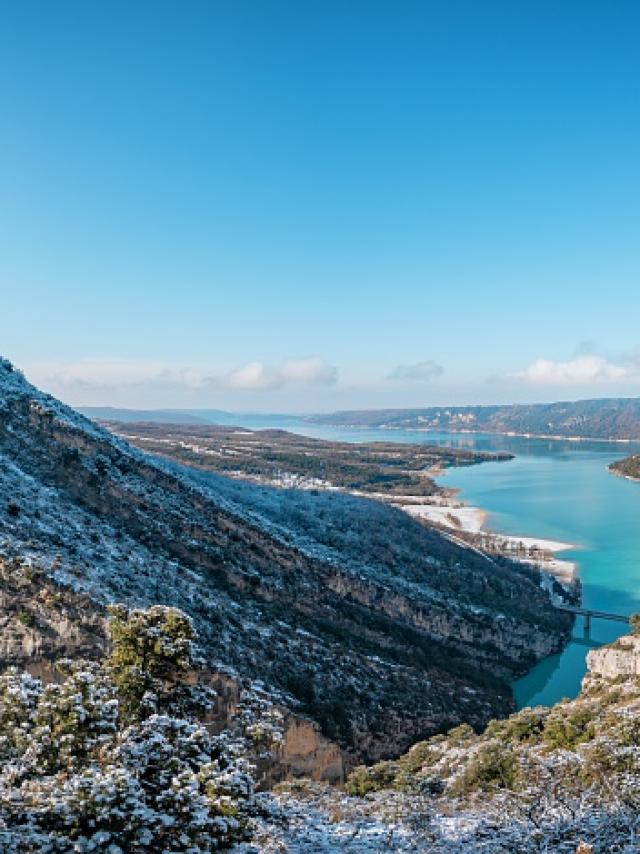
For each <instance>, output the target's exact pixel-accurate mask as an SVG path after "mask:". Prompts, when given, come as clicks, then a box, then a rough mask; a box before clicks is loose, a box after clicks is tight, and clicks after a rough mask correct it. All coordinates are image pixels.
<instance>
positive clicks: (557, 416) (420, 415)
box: [308, 397, 640, 440]
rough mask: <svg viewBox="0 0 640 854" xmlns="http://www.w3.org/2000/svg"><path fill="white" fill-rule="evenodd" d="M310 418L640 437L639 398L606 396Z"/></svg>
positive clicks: (362, 423) (377, 424) (416, 426)
mask: <svg viewBox="0 0 640 854" xmlns="http://www.w3.org/2000/svg"><path fill="white" fill-rule="evenodd" d="M308 420H309V421H310V422H311V423H315V424H330V425H334V426H342V427H347V426H349V427H369V428H384V429H398V430H400V429H404V430H424V431H446V432H465V431H466V432H484V433H511V434H519V435H532V436H542V437H554V438H555V437H559V438H578V439H603V440H634V439H639V440H640V398H636V397H630V398H602V399H593V400H578V401H563V402H559V403H533V404H510V405H505V406H498V405H496V406H432V407H427V408H424V409H371V410H353V411H341V412H335V413H333V414H330V415H314V416H310V417H309V418H308Z"/></svg>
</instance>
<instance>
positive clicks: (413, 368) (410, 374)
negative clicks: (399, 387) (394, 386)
mask: <svg viewBox="0 0 640 854" xmlns="http://www.w3.org/2000/svg"><path fill="white" fill-rule="evenodd" d="M443 373H444V368H443V367H442V365H439V364H438V363H437V362H434V361H433V360H432V359H427V360H425V361H424V362H416V363H415V364H413V365H398V366H397V367H396V368H394V369H393V370H392V371H391V373H390V374H389V376H388V378H387V379H390V380H399V381H400V382H430V381H431V380H434V379H435V378H436V377H440V376H442V374H443Z"/></svg>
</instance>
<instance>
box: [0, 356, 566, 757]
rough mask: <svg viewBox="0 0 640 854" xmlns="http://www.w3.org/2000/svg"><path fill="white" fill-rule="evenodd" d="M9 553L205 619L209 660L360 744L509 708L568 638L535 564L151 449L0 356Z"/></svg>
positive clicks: (2, 539)
mask: <svg viewBox="0 0 640 854" xmlns="http://www.w3.org/2000/svg"><path fill="white" fill-rule="evenodd" d="M0 552H1V553H3V554H14V555H18V556H20V558H21V559H24V558H28V559H29V560H30V561H31V562H32V563H33V564H34V565H37V566H38V567H41V568H42V569H43V570H44V571H45V572H46V573H47V574H48V575H50V576H51V577H52V578H53V579H54V580H55V581H56V582H57V583H59V584H61V585H66V586H67V587H70V588H73V589H74V590H76V591H78V593H83V594H88V596H89V597H90V599H91V601H92V602H94V603H96V608H99V607H100V603H105V602H107V601H112V600H121V601H125V602H128V603H131V604H149V603H152V602H161V603H164V604H171V605H176V606H178V607H180V608H182V609H184V610H185V611H187V612H188V613H190V614H191V615H192V616H193V617H194V619H195V620H196V622H197V625H198V630H199V632H200V635H201V638H202V640H203V643H204V645H205V649H206V653H207V656H208V658H209V663H210V664H211V665H212V666H227V667H231V668H235V669H236V670H237V672H239V673H240V674H242V675H245V676H250V677H252V678H260V679H262V680H264V682H265V683H266V684H267V685H269V686H272V687H273V688H275V689H277V690H279V691H282V692H284V693H286V694H287V695H289V698H290V699H289V702H290V704H291V705H292V706H294V707H296V708H297V709H298V710H300V711H302V712H304V713H306V714H308V715H309V716H311V717H312V718H314V719H315V720H317V721H319V722H320V723H321V725H322V727H323V729H324V731H325V732H326V733H327V734H328V735H329V736H331V737H332V738H334V739H335V740H337V741H338V742H339V743H340V744H341V745H342V746H343V747H344V748H345V749H347V750H349V751H350V752H351V753H352V754H353V755H355V756H356V757H358V758H370V759H374V758H379V757H381V756H384V755H390V754H394V753H397V752H399V751H400V750H402V749H404V748H405V747H407V746H408V745H409V744H410V743H411V742H413V741H415V740H416V739H417V738H419V737H423V736H425V735H428V734H429V733H431V732H435V731H437V730H438V729H440V728H441V727H442V726H444V725H445V724H448V723H453V722H457V721H462V720H464V721H469V722H471V723H473V724H481V723H483V722H484V721H486V720H487V719H488V718H490V717H492V716H495V715H496V714H498V713H503V712H506V711H508V710H509V708H510V703H511V700H510V693H509V690H508V687H507V681H508V680H509V679H510V678H511V677H512V676H513V675H514V674H516V673H520V672H523V670H525V669H526V668H527V667H528V666H529V665H530V664H532V663H533V662H534V661H535V660H536V659H537V658H539V657H540V656H542V655H546V654H548V653H551V652H554V651H556V650H557V649H559V648H560V646H561V644H562V642H563V639H564V637H565V635H566V632H567V629H568V622H567V618H566V617H565V616H563V615H561V614H559V613H558V612H557V611H554V609H552V608H551V606H550V603H549V601H548V599H547V597H546V594H545V593H544V592H543V591H542V590H541V589H540V585H539V578H538V577H537V574H536V572H535V571H533V570H531V569H530V568H526V567H518V566H515V565H511V564H508V563H506V562H504V563H501V564H496V563H495V562H492V561H489V560H487V559H485V558H483V557H482V556H480V555H478V554H477V553H475V552H473V551H470V550H466V549H464V548H461V547H458V546H455V545H453V544H452V543H450V542H449V541H448V540H446V539H444V538H442V537H441V536H440V535H439V534H437V533H436V532H432V531H429V530H427V529H426V528H424V527H423V526H421V525H419V524H418V523H415V522H414V521H413V520H411V519H409V518H408V517H406V516H405V515H403V514H401V513H399V512H398V511H395V510H393V509H392V508H389V507H385V506H383V505H381V504H378V503H376V502H371V501H366V500H364V499H357V498H353V497H349V496H345V495H318V496H314V495H312V494H310V493H300V492H298V491H291V492H287V491H283V490H270V489H268V488H265V487H258V486H253V485H248V484H240V483H238V482H235V481H228V480H225V479H224V478H220V477H215V476H212V475H206V474H203V473H198V472H194V471H191V470H187V469H181V468H179V467H176V466H173V465H171V464H170V463H167V462H163V461H161V460H158V459H155V458H150V457H148V456H145V455H144V454H143V453H142V452H140V451H138V450H136V449H134V448H131V447H130V446H128V445H127V444H126V443H125V442H123V441H122V440H119V439H117V438H115V437H114V436H112V435H111V434H110V433H108V432H106V431H105V430H103V429H102V428H100V427H98V426H97V425H95V424H93V423H92V422H91V421H89V420H88V419H86V418H84V417H83V416H81V415H80V414H78V413H76V412H74V411H73V410H72V409H70V408H68V407H66V406H64V405H63V404H61V403H60V402H58V401H56V400H55V399H53V398H51V397H50V396H48V395H46V394H43V393H42V392H40V391H38V390H37V389H35V388H34V387H33V386H31V385H30V384H29V383H27V382H26V381H25V379H24V378H23V377H22V376H21V374H19V372H17V371H15V370H14V369H13V368H12V367H11V365H10V364H9V363H8V362H6V361H2V362H0Z"/></svg>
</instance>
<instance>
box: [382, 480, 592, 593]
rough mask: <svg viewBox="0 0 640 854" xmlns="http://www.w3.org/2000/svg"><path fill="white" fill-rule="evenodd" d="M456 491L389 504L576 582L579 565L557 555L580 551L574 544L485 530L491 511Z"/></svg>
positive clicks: (567, 582)
mask: <svg viewBox="0 0 640 854" xmlns="http://www.w3.org/2000/svg"><path fill="white" fill-rule="evenodd" d="M454 495H455V491H454V490H448V495H446V496H440V497H436V498H435V499H433V498H431V499H422V500H420V501H416V500H415V499H413V500H411V499H410V497H409V496H397V499H396V498H394V499H393V500H392V501H389V496H386V497H385V498H386V500H387V502H388V503H392V504H394V505H395V506H396V507H398V509H400V510H402V511H403V512H405V513H407V514H408V515H409V516H412V517H413V518H415V519H420V520H423V521H425V522H426V523H428V524H432V525H436V526H437V527H439V528H442V529H444V530H445V532H450V533H451V534H452V535H456V534H457V535H458V536H461V537H470V539H469V542H470V544H472V545H475V546H477V547H478V548H480V549H481V550H482V551H486V552H487V553H490V554H491V553H493V554H502V555H505V556H506V557H510V558H513V559H514V560H518V561H521V562H523V563H529V564H532V565H535V566H539V567H541V568H542V569H544V571H545V572H547V573H548V574H549V575H552V576H553V577H554V578H556V579H557V580H558V581H559V582H561V583H562V584H563V585H565V586H566V587H568V588H570V587H573V586H574V585H575V583H576V577H577V565H576V563H575V562H574V561H569V560H561V559H559V558H558V557H557V555H558V554H559V553H561V552H565V551H571V550H573V549H575V548H576V546H575V545H574V544H573V543H565V542H562V541H560V540H551V539H547V538H545V537H532V536H517V535H513V534H502V533H499V532H497V531H491V530H485V529H484V525H485V523H486V521H487V519H488V515H489V514H488V513H487V511H485V510H483V509H482V508H480V507H474V506H472V505H469V504H465V503H463V502H461V501H456V500H454V498H453V496H454Z"/></svg>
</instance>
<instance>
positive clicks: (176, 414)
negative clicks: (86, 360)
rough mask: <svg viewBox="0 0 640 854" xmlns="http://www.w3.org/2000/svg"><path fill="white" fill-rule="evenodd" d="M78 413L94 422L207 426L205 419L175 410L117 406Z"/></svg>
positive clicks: (83, 410)
mask: <svg viewBox="0 0 640 854" xmlns="http://www.w3.org/2000/svg"><path fill="white" fill-rule="evenodd" d="M78 412H80V413H82V415H85V416H86V417H87V418H91V419H92V420H94V421H121V422H122V423H128V422H134V421H138V422H139V421H143V422H147V423H156V422H161V423H163V424H208V423H209V422H208V420H207V419H206V418H202V417H200V416H198V415H192V414H191V413H188V412H181V411H179V410H176V409H123V408H121V407H117V406H80V407H78Z"/></svg>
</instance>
